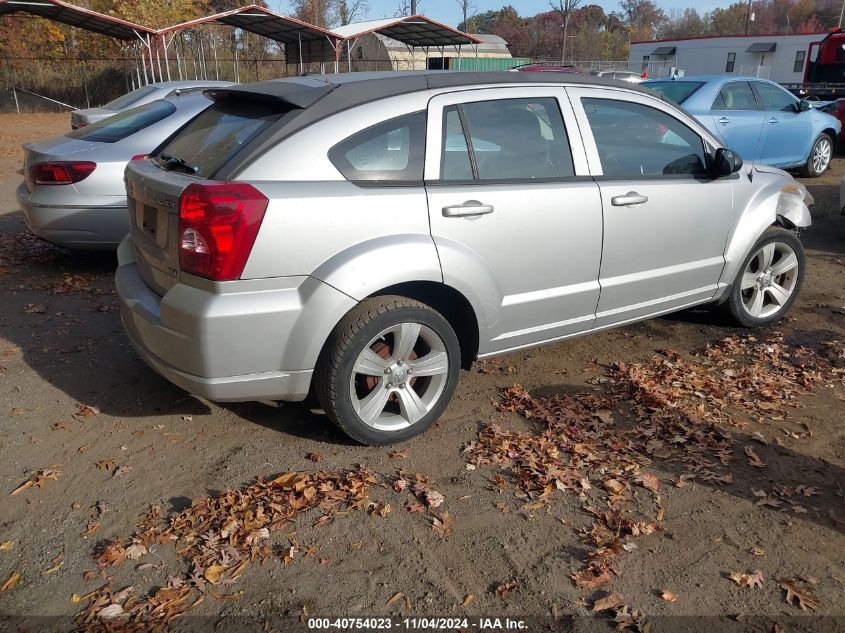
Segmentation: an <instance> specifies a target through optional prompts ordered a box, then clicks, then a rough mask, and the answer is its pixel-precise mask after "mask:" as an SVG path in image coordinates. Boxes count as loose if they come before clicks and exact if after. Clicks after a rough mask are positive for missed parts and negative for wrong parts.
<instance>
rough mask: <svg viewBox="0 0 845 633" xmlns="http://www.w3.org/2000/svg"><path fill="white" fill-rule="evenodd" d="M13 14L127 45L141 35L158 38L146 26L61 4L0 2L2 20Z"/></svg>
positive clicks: (44, 0) (54, 1)
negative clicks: (88, 32)
mask: <svg viewBox="0 0 845 633" xmlns="http://www.w3.org/2000/svg"><path fill="white" fill-rule="evenodd" d="M12 13H29V14H31V15H36V16H38V17H42V18H46V19H48V20H53V21H54V22H61V23H62V24H68V25H70V26H75V27H77V28H80V29H84V30H86V31H92V32H94V33H99V34H101V35H107V36H109V37H114V38H116V39H119V40H125V41H134V40H136V39H137V38H139V37H140V36H141V35H142V34H143V35H146V36H150V35H155V30H154V29H150V28H147V27H146V26H141V25H139V24H133V23H132V22H127V21H126V20H121V19H120V18H115V17H113V16H111V15H106V14H104V13H97V12H96V11H91V10H90V9H85V8H83V7H77V6H74V5H72V4H68V3H66V2H62V1H61V0H0V16H2V15H10V14H12Z"/></svg>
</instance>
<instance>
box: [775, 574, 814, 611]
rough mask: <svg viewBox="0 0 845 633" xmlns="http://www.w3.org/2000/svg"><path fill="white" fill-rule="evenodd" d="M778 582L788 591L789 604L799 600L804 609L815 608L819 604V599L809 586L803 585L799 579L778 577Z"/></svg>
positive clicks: (787, 600) (787, 599)
mask: <svg viewBox="0 0 845 633" xmlns="http://www.w3.org/2000/svg"><path fill="white" fill-rule="evenodd" d="M778 583H779V584H780V586H781V588H783V589H784V590H785V591H786V602H787V604H793V603H794V602H795V601H797V602H798V606H799V607H801V610H802V611H806V610H807V609H815V608H816V607H817V606H819V603H820V601H819V599H818V598H817V597H816V596H815V595H814V594H813V592H812V591H810V590H809V589H808V588H807V587H803V586H802V585H801V583H800V582H799V581H798V580H797V579H795V578H778Z"/></svg>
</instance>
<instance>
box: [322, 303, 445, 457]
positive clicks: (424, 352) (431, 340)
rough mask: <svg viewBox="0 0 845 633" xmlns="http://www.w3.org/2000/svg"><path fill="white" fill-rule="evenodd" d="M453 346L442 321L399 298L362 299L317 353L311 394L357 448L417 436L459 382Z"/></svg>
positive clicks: (440, 410)
mask: <svg viewBox="0 0 845 633" xmlns="http://www.w3.org/2000/svg"><path fill="white" fill-rule="evenodd" d="M459 372H460V347H459V345H458V340H457V337H456V336H455V332H454V331H453V329H452V327H451V326H450V325H449V323H448V321H446V319H444V318H443V317H442V316H441V315H440V314H439V313H438V312H436V311H435V310H434V309H432V308H431V307H430V306H427V305H425V304H422V303H419V302H417V301H413V300H411V299H406V298H404V297H393V296H389V297H376V298H374V299H370V300H367V301H364V302H362V303H361V304H360V305H358V306H357V307H356V308H354V309H353V310H352V311H350V313H349V314H347V315H346V317H344V319H343V320H342V321H341V322H340V323H339V324H338V325H337V327H336V328H335V330H334V332H333V333H332V335H331V337H330V338H329V340H328V341H327V342H326V345H325V348H324V350H323V353H322V354H321V356H320V361H319V363H318V367H317V372H316V374H315V377H314V380H315V382H316V388H317V395H318V396H319V398H320V401H321V403H322V405H323V409H324V410H325V411H326V414H327V415H328V416H329V418H330V419H331V420H332V421H333V422H334V423H335V424H336V425H337V426H339V427H340V428H341V429H342V430H343V431H345V432H346V433H347V434H348V435H349V436H351V437H352V438H354V439H356V440H358V441H359V442H361V443H363V444H373V445H384V444H392V443H394V442H400V441H402V440H405V439H408V438H410V437H413V436H414V435H417V434H419V433H422V432H423V431H425V430H426V429H427V428H428V427H429V426H431V425H432V424H433V423H434V421H435V420H436V419H437V418H438V417H439V416H440V415H441V414H442V413H443V411H444V410H445V409H446V406H447V405H448V404H449V401H450V400H451V398H452V394H453V393H454V391H455V387H456V385H457V382H458V374H459Z"/></svg>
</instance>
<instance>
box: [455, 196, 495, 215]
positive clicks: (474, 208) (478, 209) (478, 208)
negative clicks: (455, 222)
mask: <svg viewBox="0 0 845 633" xmlns="http://www.w3.org/2000/svg"><path fill="white" fill-rule="evenodd" d="M488 213H493V205H492V204H483V203H481V202H479V201H478V200H467V201H466V202H464V203H463V204H454V205H452V206H449V207H443V217H444V218H460V217H467V216H473V215H487V214H488Z"/></svg>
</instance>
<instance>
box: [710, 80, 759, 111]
mask: <svg viewBox="0 0 845 633" xmlns="http://www.w3.org/2000/svg"><path fill="white" fill-rule="evenodd" d="M712 109H713V110H756V109H757V101H756V100H755V99H754V93H753V92H751V86H749V85H748V82H747V81H731V82H729V83H726V84H725V85H724V86H722V89H721V90H720V91H719V96H718V97H717V98H716V101H715V102H714V103H713V107H712Z"/></svg>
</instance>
